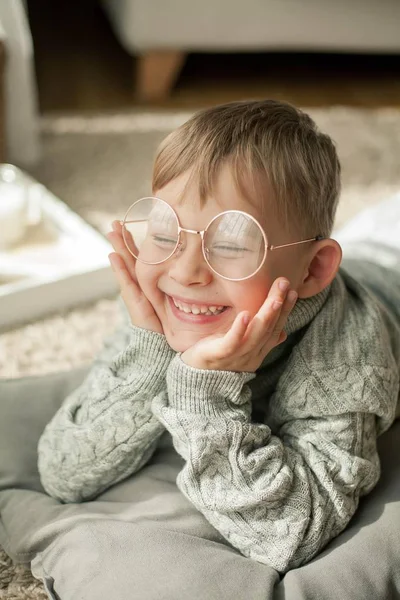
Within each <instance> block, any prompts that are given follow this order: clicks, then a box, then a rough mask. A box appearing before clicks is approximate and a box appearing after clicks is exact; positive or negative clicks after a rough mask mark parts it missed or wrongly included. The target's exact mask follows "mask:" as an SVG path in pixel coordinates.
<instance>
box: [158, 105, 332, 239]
mask: <svg viewBox="0 0 400 600" xmlns="http://www.w3.org/2000/svg"><path fill="white" fill-rule="evenodd" d="M224 164H228V165H229V166H230V167H231V172H232V176H233V178H234V181H235V185H236V187H237V189H238V190H239V192H240V193H241V195H242V196H243V197H244V198H246V199H247V200H248V201H249V202H250V203H252V204H253V205H255V206H257V207H258V208H260V209H261V215H262V218H263V219H264V218H266V217H267V214H268V211H271V210H273V212H274V216H275V218H277V219H278V221H279V222H280V224H281V225H282V227H283V228H284V229H285V231H287V232H288V234H289V235H301V236H305V237H314V236H316V235H322V236H324V237H329V236H330V234H331V232H332V229H333V224H334V219H335V213H336V209H337V204H338V201H339V194H340V171H341V169H340V162H339V159H338V156H337V153H336V149H335V145H334V143H333V141H332V140H331V138H330V137H329V136H328V135H326V134H324V133H321V132H320V131H319V130H318V128H317V126H316V124H315V122H314V121H313V120H312V119H311V117H310V116H309V115H307V114H306V113H304V112H303V111H301V110H299V109H298V108H296V107H294V106H292V105H290V104H287V103H284V102H277V101H274V100H262V101H241V102H230V103H228V104H222V105H219V106H215V107H212V108H208V109H205V110H202V111H199V112H197V113H196V114H195V115H193V116H192V117H191V118H190V119H189V120H188V121H186V122H185V123H184V124H183V125H181V126H180V127H179V128H178V129H176V130H175V131H173V132H172V133H171V134H169V135H168V136H167V137H166V138H165V139H164V141H163V142H162V143H161V144H160V146H159V148H158V151H157V154H156V158H155V163H154V168H153V181H152V186H153V190H160V189H161V188H162V187H164V186H165V185H166V184H167V183H169V182H170V181H172V180H173V179H175V178H176V177H178V176H179V175H181V174H183V173H185V172H186V171H188V170H189V169H191V175H190V178H189V180H188V182H187V184H186V185H187V186H188V185H190V184H191V183H192V182H193V180H196V181H197V184H198V189H199V195H200V201H201V204H202V206H203V205H204V203H205V202H206V199H207V197H208V196H210V195H211V194H212V190H213V185H214V184H215V179H216V177H217V175H218V173H219V171H220V169H221V167H222V166H223V165H224ZM185 189H186V187H185ZM271 198H272V200H273V201H272V202H270V201H269V202H268V200H269V199H271ZM289 241H290V240H289ZM293 241H297V240H293ZM275 243H276V242H275ZM278 243H284V242H283V241H282V240H278Z"/></svg>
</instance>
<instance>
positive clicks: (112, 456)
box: [38, 101, 400, 572]
mask: <svg viewBox="0 0 400 600" xmlns="http://www.w3.org/2000/svg"><path fill="white" fill-rule="evenodd" d="M152 187H153V191H152V194H153V195H152V197H151V198H147V199H140V200H139V201H138V202H134V203H133V205H132V207H130V209H129V210H128V212H127V214H126V215H125V218H124V219H123V221H116V222H114V224H113V229H114V232H113V233H110V234H109V235H108V238H109V240H110V241H111V243H112V244H113V247H114V250H115V252H114V253H112V254H110V261H111V264H112V266H113V269H114V272H115V275H116V278H117V280H118V282H119V284H120V289H121V298H122V300H123V303H124V305H123V308H124V310H125V308H126V314H125V316H126V323H125V325H124V326H123V327H122V328H121V331H120V334H119V335H118V336H114V338H113V342H112V343H108V344H107V343H106V344H105V347H104V349H103V352H102V353H101V355H100V356H99V357H98V358H97V359H96V360H95V361H94V364H93V366H92V368H91V371H90V373H89V375H88V377H87V378H86V380H85V381H84V383H83V384H82V386H81V387H80V388H79V389H78V390H76V391H75V392H74V393H73V394H72V395H71V396H70V397H69V398H67V400H66V401H65V402H64V404H63V405H62V407H61V408H60V409H59V411H58V412H57V413H56V414H55V415H54V417H53V419H52V420H51V422H50V423H49V424H48V425H47V426H46V428H45V430H44V432H43V434H42V437H41V439H40V441H39V445H38V455H39V461H38V467H39V472H40V476H41V481H42V484H43V487H44V488H45V489H46V491H47V492H48V494H50V495H51V496H53V497H55V498H58V499H59V500H61V501H63V502H80V501H83V500H88V499H93V498H95V497H96V496H97V495H98V494H100V493H101V492H102V491H104V490H106V489H107V488H109V487H110V486H112V485H114V484H116V483H117V482H120V481H122V480H123V479H125V478H127V477H128V476H130V475H132V474H133V473H136V472H137V471H138V470H139V469H141V467H143V466H144V465H145V464H146V463H147V462H148V461H149V459H150V458H151V457H152V455H153V453H154V452H155V450H156V448H157V447H158V445H159V443H160V439H161V437H164V436H163V434H164V433H167V434H168V435H170V436H171V438H172V443H173V446H174V447H175V449H176V451H177V452H178V453H179V454H180V455H181V456H182V458H183V459H184V461H185V466H184V468H183V469H182V471H181V472H180V473H179V475H178V477H177V480H176V484H177V486H178V488H179V489H180V490H181V492H182V494H184V495H185V496H186V498H188V499H189V501H190V502H192V503H193V505H194V506H195V507H196V508H197V509H198V510H199V511H200V512H201V513H202V514H203V515H204V517H205V518H206V519H207V520H208V521H209V522H210V523H211V524H212V525H213V526H214V527H215V528H216V529H217V530H218V531H219V532H220V533H221V534H222V535H223V536H224V537H225V538H226V539H227V540H229V542H230V543H231V544H232V545H233V546H234V547H236V548H237V549H238V550H239V551H240V552H241V553H242V554H243V555H244V556H247V557H249V558H252V559H254V560H256V561H259V562H261V563H265V564H268V565H270V566H272V567H273V568H275V569H276V570H278V571H280V572H286V571H288V570H289V569H292V568H294V567H298V566H299V565H302V564H304V563H305V562H307V561H309V560H310V559H311V558H312V557H314V556H315V555H316V554H317V553H319V552H320V551H321V550H322V549H323V548H324V546H325V545H326V544H327V543H328V542H329V540H331V539H332V538H334V537H335V536H337V535H338V534H339V533H340V532H341V531H343V529H344V528H345V527H346V526H347V524H348V523H349V521H350V519H351V518H352V516H353V515H354V513H355V511H356V509H357V507H358V504H359V499H360V497H361V496H364V495H366V494H368V493H369V492H370V491H371V490H372V489H373V488H374V486H375V485H376V483H377V481H378V480H379V476H380V462H379V456H378V454H377V448H376V439H377V436H379V435H380V434H382V433H383V432H384V431H386V430H387V429H388V428H389V427H390V426H391V425H392V423H393V421H394V419H395V413H396V406H397V403H398V399H399V365H400V315H399V314H398V313H397V314H395V312H393V314H391V313H390V312H389V311H388V310H387V309H386V308H385V307H384V306H383V304H382V303H380V301H379V300H378V299H377V298H376V297H375V296H374V295H373V294H372V293H371V292H370V291H369V290H368V289H367V287H366V286H364V285H362V284H361V283H360V282H358V281H357V280H356V279H355V278H354V277H352V276H351V275H350V274H349V273H347V272H346V271H345V270H344V269H343V268H342V267H340V265H341V260H342V250H341V247H340V245H339V244H338V242H337V241H335V240H334V239H331V238H330V237H329V236H330V234H331V232H332V228H333V223H334V218H335V212H336V208H337V204H338V200H339V192H340V164H339V160H338V157H337V154H336V151H335V147H334V145H333V143H332V141H331V139H330V138H329V137H328V136H327V135H324V134H322V133H321V132H319V131H318V130H317V128H316V125H315V123H314V122H313V121H312V120H311V118H310V117H309V116H308V115H306V114H304V113H303V112H301V111H300V110H297V109H296V108H294V107H292V106H290V105H288V104H284V103H280V102H275V101H251V102H234V103H230V104H226V105H223V106H217V107H214V108H211V109H207V110H203V111H201V112H199V113H197V114H196V115H194V116H193V117H192V118H191V119H190V120H189V121H187V122H186V123H185V124H184V125H182V126H181V127H179V128H178V129H177V130H176V131H174V132H173V133H171V134H170V135H169V136H168V137H167V138H166V139H165V141H164V142H163V143H162V144H161V147H160V148H159V151H158V154H157V156H156V159H155V165H154V173H153V185H152ZM135 227H136V229H135ZM393 275H395V274H394V272H393ZM371 277H373V273H372V274H371ZM398 289H399V286H398V284H397V290H398ZM399 306H400V303H399Z"/></svg>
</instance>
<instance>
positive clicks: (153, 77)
mask: <svg viewBox="0 0 400 600" xmlns="http://www.w3.org/2000/svg"><path fill="white" fill-rule="evenodd" d="M185 59H186V53H185V52H181V51H179V50H165V51H162V50H153V51H150V52H147V53H146V54H142V55H141V56H138V57H137V61H136V65H135V79H136V86H135V91H136V96H137V98H138V100H141V101H144V102H149V101H150V102H151V101H157V100H164V99H166V98H168V96H169V94H170V92H171V90H172V88H173V86H174V84H175V82H176V80H177V79H178V77H179V73H180V72H181V69H182V66H183V64H184V62H185Z"/></svg>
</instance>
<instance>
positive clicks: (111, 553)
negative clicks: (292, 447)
mask: <svg viewBox="0 0 400 600" xmlns="http://www.w3.org/2000/svg"><path fill="white" fill-rule="evenodd" d="M86 373H87V368H81V369H74V370H72V371H69V372H61V373H53V374H50V375H46V376H42V377H26V378H22V379H14V380H12V379H11V380H7V379H6V380H0V544H1V545H2V546H3V547H4V549H5V551H6V553H7V554H8V555H9V556H10V557H11V558H12V559H13V560H14V561H16V562H25V563H29V562H30V563H31V568H32V572H33V574H34V575H35V577H38V578H39V579H42V580H43V581H44V583H45V586H46V589H47V590H48V593H49V595H50V594H51V596H50V597H54V598H56V597H57V598H60V599H61V600H68V599H71V600H72V599H74V600H76V598H78V597H81V598H85V600H91V599H92V598H93V599H96V600H98V598H106V597H107V598H112V599H113V600H119V599H126V598H138V599H140V600H146V599H155V598H160V597H161V598H163V599H165V600H166V599H170V600H177V599H179V598H182V599H186V598H191V599H194V600H196V599H205V598H207V600H210V599H214V598H215V599H218V600H225V599H226V600H228V598H229V600H231V598H235V600H241V599H243V600H245V599H246V600H249V599H250V600H258V599H260V600H261V599H263V600H266V599H270V598H271V599H282V600H283V599H285V600H301V599H303V598H304V599H307V600H313V599H315V600H320V599H321V598H324V599H327V598H332V599H333V598H334V599H335V600H336V599H337V598H340V600H347V599H348V600H350V599H351V600H358V599H359V600H365V598H374V600H379V599H382V600H383V599H386V598H393V597H395V596H396V594H395V590H397V591H398V592H399V591H400V459H399V452H398V448H399V445H400V422H396V423H395V424H394V425H393V427H392V428H391V429H390V430H389V431H388V432H386V433H385V434H384V435H383V436H381V438H379V440H378V443H379V450H380V454H381V459H382V477H381V480H380V482H379V484H378V485H377V487H376V488H375V489H374V490H373V492H372V493H371V494H370V495H369V496H368V497H366V498H363V499H362V500H361V502H360V507H359V510H358V511H357V513H356V515H355V516H354V518H353V520H352V521H351V523H350V525H349V527H348V528H347V529H346V530H345V531H344V532H343V533H342V534H341V535H340V536H339V537H337V538H336V539H335V540H333V541H332V542H331V543H330V544H329V545H328V546H327V547H326V549H325V550H324V551H323V552H322V553H321V554H320V555H319V556H318V557H316V558H315V559H313V560H312V561H311V562H310V563H309V564H307V565H305V566H303V567H300V568H298V569H295V570H293V571H290V572H289V573H287V574H286V575H285V577H283V578H282V579H281V578H280V577H279V574H278V573H277V572H276V571H275V570H274V569H272V568H270V567H268V566H266V565H263V564H261V563H257V562H255V561H252V560H250V559H247V558H245V557H244V556H242V555H241V554H240V553H239V552H238V551H237V550H236V549H235V548H233V547H232V546H231V545H230V544H229V543H228V542H227V541H226V540H225V539H224V538H223V537H222V536H221V534H220V533H219V532H218V531H216V530H215V529H214V528H213V527H212V526H211V525H210V524H209V523H208V521H207V520H206V519H205V518H204V517H203V515H202V514H201V513H200V512H198V511H197V510H196V509H195V508H194V507H193V506H192V505H191V503H190V502H189V501H188V500H187V499H186V498H185V497H184V496H183V495H182V494H181V493H180V491H179V490H178V488H177V486H176V483H175V481H176V476H177V474H178V473H179V471H180V469H181V468H182V465H183V459H182V458H181V457H180V456H179V455H178V454H177V453H176V451H175V450H174V448H173V446H172V444H171V440H170V436H169V434H168V433H167V432H166V434H165V435H164V436H163V438H162V440H161V444H160V447H159V449H158V450H157V451H156V453H155V455H154V456H153V457H152V459H151V460H150V461H149V463H148V464H147V465H146V466H145V467H144V468H143V469H142V470H141V471H140V472H139V473H136V474H135V475H133V476H132V477H129V478H128V479H126V480H125V481H123V482H120V483H119V484H117V485H115V486H114V487H112V488H110V489H109V490H107V491H106V492H104V493H103V494H101V495H100V496H99V497H98V498H97V499H96V500H94V501H91V502H84V503H81V504H62V503H60V502H58V501H56V500H54V499H53V498H51V497H49V496H48V495H46V494H45V493H44V491H43V488H42V486H41V484H40V480H39V474H38V471H37V462H36V461H37V442H38V440H39V437H40V434H41V432H42V431H43V429H44V426H45V425H46V423H47V422H48V421H49V420H50V418H51V416H52V415H53V414H54V412H55V411H56V410H57V409H58V407H59V406H60V404H61V403H62V401H63V400H64V398H65V397H66V396H67V395H68V394H69V393H70V392H71V391H72V390H73V389H75V388H76V387H77V386H78V385H79V384H80V383H81V381H83V379H84V377H85V374H86Z"/></svg>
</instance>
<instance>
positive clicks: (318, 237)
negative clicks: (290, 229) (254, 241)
mask: <svg viewBox="0 0 400 600" xmlns="http://www.w3.org/2000/svg"><path fill="white" fill-rule="evenodd" d="M324 239H325V238H324V236H323V235H317V236H315V237H313V238H310V239H309V240H302V241H301V242H292V243H291V244H283V245H282V246H273V245H272V244H271V245H270V246H268V250H277V248H286V246H296V244H305V243H306V242H319V241H320V240H324Z"/></svg>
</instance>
